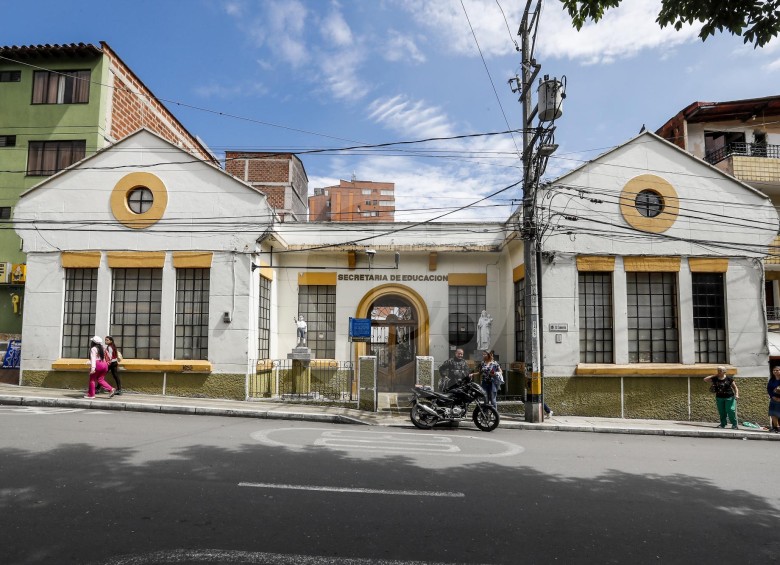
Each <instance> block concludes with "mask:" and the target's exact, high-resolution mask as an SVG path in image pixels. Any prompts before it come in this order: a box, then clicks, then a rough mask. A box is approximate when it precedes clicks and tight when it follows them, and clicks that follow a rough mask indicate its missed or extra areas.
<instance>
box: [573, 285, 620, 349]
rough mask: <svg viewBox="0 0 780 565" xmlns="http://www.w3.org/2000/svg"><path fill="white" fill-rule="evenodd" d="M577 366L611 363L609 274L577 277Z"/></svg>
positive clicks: (610, 290) (610, 287)
mask: <svg viewBox="0 0 780 565" xmlns="http://www.w3.org/2000/svg"><path fill="white" fill-rule="evenodd" d="M578 290H579V302H580V362H581V363H613V355H612V351H613V347H612V345H613V333H612V273H598V272H593V273H591V272H587V273H580V274H579V284H578Z"/></svg>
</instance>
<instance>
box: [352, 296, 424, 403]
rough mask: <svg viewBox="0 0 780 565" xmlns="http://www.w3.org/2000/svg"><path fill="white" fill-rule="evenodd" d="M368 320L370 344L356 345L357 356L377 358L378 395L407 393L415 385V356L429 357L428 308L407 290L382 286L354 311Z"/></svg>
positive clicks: (420, 298)
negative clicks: (369, 323)
mask: <svg viewBox="0 0 780 565" xmlns="http://www.w3.org/2000/svg"><path fill="white" fill-rule="evenodd" d="M355 314H356V317H358V318H371V320H372V321H371V326H372V330H371V334H372V335H371V343H367V344H366V343H358V344H356V354H357V355H358V356H359V355H376V356H377V360H378V365H379V366H378V374H377V380H378V382H377V387H378V389H379V392H408V391H409V389H410V388H411V387H412V386H413V385H414V382H415V365H416V356H418V355H428V351H429V342H428V335H429V331H428V327H429V324H428V308H427V307H426V305H425V302H424V301H423V299H422V297H421V296H420V295H419V294H417V292H415V291H414V290H412V289H411V288H409V287H406V286H402V285H393V284H388V285H381V286H378V287H376V288H374V289H373V290H372V291H371V292H369V293H368V294H366V295H365V296H364V297H363V298H362V300H361V301H360V304H358V308H357V311H356V313H355Z"/></svg>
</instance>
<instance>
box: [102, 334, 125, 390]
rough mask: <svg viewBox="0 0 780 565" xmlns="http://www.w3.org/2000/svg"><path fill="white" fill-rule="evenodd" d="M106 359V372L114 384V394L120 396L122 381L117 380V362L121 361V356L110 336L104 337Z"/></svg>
mask: <svg viewBox="0 0 780 565" xmlns="http://www.w3.org/2000/svg"><path fill="white" fill-rule="evenodd" d="M105 341H106V359H107V360H108V370H109V371H110V372H111V376H112V377H114V382H115V383H116V394H117V395H120V394H122V381H121V380H119V362H120V361H121V360H122V354H121V353H120V352H119V347H118V346H117V344H116V342H115V341H114V338H113V337H111V336H110V335H107V336H106V340H105Z"/></svg>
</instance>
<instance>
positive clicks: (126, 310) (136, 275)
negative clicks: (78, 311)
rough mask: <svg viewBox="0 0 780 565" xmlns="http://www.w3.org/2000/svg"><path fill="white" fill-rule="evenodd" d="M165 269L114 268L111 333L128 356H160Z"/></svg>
mask: <svg viewBox="0 0 780 565" xmlns="http://www.w3.org/2000/svg"><path fill="white" fill-rule="evenodd" d="M161 304H162V269H113V288H112V291H111V335H112V336H113V337H115V338H116V342H117V345H118V346H119V347H120V348H121V349H122V354H123V355H124V356H125V357H128V358H137V359H159V358H160V306H161Z"/></svg>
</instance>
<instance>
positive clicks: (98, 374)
mask: <svg viewBox="0 0 780 565" xmlns="http://www.w3.org/2000/svg"><path fill="white" fill-rule="evenodd" d="M89 363H90V367H89V389H88V391H87V394H86V395H84V398H90V399H91V398H95V386H96V384H99V385H100V386H102V387H103V388H104V389H106V390H110V391H111V392H109V393H108V397H109V398H111V397H112V396H114V394H116V390H114V389H113V388H112V387H111V385H110V384H108V382H106V373H107V372H108V363H106V361H105V353H104V351H103V338H101V337H100V336H97V335H96V336H95V337H93V338H92V340H91V341H90V342H89Z"/></svg>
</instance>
